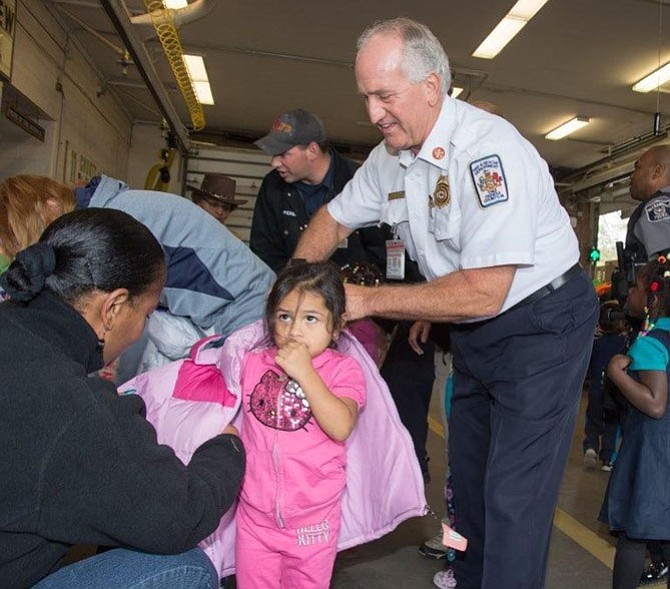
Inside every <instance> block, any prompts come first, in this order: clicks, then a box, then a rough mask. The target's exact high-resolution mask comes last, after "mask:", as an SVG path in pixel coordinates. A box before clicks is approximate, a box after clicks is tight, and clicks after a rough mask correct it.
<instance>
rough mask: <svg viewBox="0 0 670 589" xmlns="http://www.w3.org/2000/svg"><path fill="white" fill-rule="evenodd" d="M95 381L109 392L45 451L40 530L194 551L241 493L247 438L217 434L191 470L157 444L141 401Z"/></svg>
mask: <svg viewBox="0 0 670 589" xmlns="http://www.w3.org/2000/svg"><path fill="white" fill-rule="evenodd" d="M88 380H89V381H90V382H91V384H90V385H88V386H89V387H90V386H93V387H95V388H101V389H103V390H100V391H96V397H97V398H93V399H92V401H91V402H90V403H89V404H88V406H87V407H86V408H85V409H84V410H81V411H79V412H78V413H77V414H76V415H74V417H73V419H72V420H71V421H70V422H69V423H68V424H67V426H66V427H65V428H64V429H63V431H62V432H60V434H59V436H58V437H57V441H56V442H54V443H53V444H52V447H50V448H45V454H44V456H45V458H44V463H43V475H42V476H41V480H40V485H41V497H42V499H41V501H40V504H41V505H40V514H39V524H38V528H39V529H38V530H37V531H38V533H40V534H41V535H43V536H44V537H47V538H50V539H52V540H57V541H61V542H65V543H68V544H78V543H85V544H100V545H106V546H126V547H130V548H135V549H138V550H142V551H146V552H150V553H159V554H176V553H180V552H183V551H185V550H188V549H190V548H193V547H194V546H196V545H197V543H198V542H199V541H201V540H202V539H204V538H206V537H207V536H208V535H209V534H211V533H212V532H213V531H214V530H215V529H216V528H217V527H218V524H219V522H220V519H221V517H222V516H223V514H224V513H225V512H226V511H227V510H228V509H229V508H230V507H231V505H232V503H233V501H234V499H235V497H236V495H237V492H238V490H239V487H240V484H241V482H242V477H243V474H244V468H245V454H244V448H243V446H242V442H241V441H240V439H239V438H237V437H236V436H232V435H219V436H216V437H215V438H212V439H211V440H209V441H208V442H206V443H205V444H203V445H202V446H201V447H200V448H198V449H197V450H196V452H195V453H194V455H193V457H192V460H191V462H190V463H189V464H188V466H185V465H183V464H182V463H181V461H180V460H179V459H178V458H177V457H176V456H175V454H174V452H173V451H172V450H171V449H170V448H168V447H167V446H162V445H159V444H158V443H157V441H156V432H155V430H154V429H153V427H152V426H151V424H149V423H148V422H147V421H146V419H144V417H143V409H144V403H143V401H142V399H140V398H139V397H136V396H135V395H128V396H125V397H118V396H116V393H115V391H114V390H113V387H111V390H110V389H107V388H105V387H104V385H106V384H107V383H101V382H100V381H98V380H97V379H88ZM96 382H97V383H98V384H97V385H96V384H95V383H96Z"/></svg>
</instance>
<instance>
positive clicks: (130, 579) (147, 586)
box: [33, 548, 219, 589]
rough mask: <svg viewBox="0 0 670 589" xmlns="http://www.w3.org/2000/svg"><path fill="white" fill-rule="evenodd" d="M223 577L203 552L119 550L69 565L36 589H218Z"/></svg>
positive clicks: (35, 588) (195, 550) (43, 581)
mask: <svg viewBox="0 0 670 589" xmlns="http://www.w3.org/2000/svg"><path fill="white" fill-rule="evenodd" d="M218 586H219V577H218V575H217V574H216V570H215V568H214V566H213V565H212V563H211V561H210V560H209V559H208V558H207V556H205V553H204V552H203V551H202V550H200V548H193V549H192V550H189V551H188V552H183V553H182V554H170V555H163V554H146V553H144V552H135V551H133V550H126V549H124V548H116V549H114V550H109V551H108V552H103V553H102V554H98V555H96V556H92V557H90V558H87V559H85V560H81V561H79V562H76V563H74V564H71V565H68V566H66V567H64V568H62V569H60V570H59V571H57V572H55V573H53V574H51V575H49V576H48V577H46V578H44V579H42V580H41V581H40V582H39V583H37V585H35V586H34V587H33V589H217V588H218Z"/></svg>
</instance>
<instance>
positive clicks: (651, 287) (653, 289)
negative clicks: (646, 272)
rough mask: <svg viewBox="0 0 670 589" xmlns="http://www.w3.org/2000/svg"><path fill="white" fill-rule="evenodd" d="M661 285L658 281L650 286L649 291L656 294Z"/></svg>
mask: <svg viewBox="0 0 670 589" xmlns="http://www.w3.org/2000/svg"><path fill="white" fill-rule="evenodd" d="M658 287H659V284H658V282H657V281H656V280H654V282H652V283H651V284H650V285H649V290H650V291H651V292H656V291H657V290H658Z"/></svg>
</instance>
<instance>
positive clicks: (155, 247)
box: [0, 208, 165, 307]
mask: <svg viewBox="0 0 670 589" xmlns="http://www.w3.org/2000/svg"><path fill="white" fill-rule="evenodd" d="M164 273H165V255H164V253H163V250H162V248H161V246H160V244H159V243H158V241H156V238H155V237H154V236H153V235H152V233H151V231H149V229H147V228H146V227H145V226H144V225H142V223H140V222H139V221H137V220H135V219H134V218H133V217H131V216H130V215H128V214H127V213H124V212H122V211H117V210H115V209H97V208H88V209H83V210H78V211H73V212H71V213H67V214H65V215H63V216H61V217H59V218H58V219H56V220H55V221H54V222H53V223H51V225H49V226H48V227H47V228H46V229H45V230H44V233H42V236H41V237H40V240H39V242H38V243H36V244H34V245H31V246H30V247H28V248H26V249H25V250H23V251H21V252H19V253H18V254H17V255H16V258H15V260H14V261H13V262H12V264H11V265H10V266H9V268H8V269H7V271H6V272H5V274H3V275H2V277H1V278H0V284H1V285H2V287H3V288H4V289H5V290H6V291H7V294H8V295H9V296H10V297H11V298H12V299H13V300H16V301H29V300H31V299H32V298H34V297H35V296H37V295H38V294H39V293H40V292H41V291H42V290H45V291H48V292H51V293H53V294H55V295H56V296H58V297H60V298H61V299H63V300H64V301H66V302H68V303H70V304H71V305H72V306H75V307H76V306H77V302H78V301H80V299H81V298H82V297H83V296H85V295H87V294H89V293H90V292H92V291H93V290H101V291H103V292H111V291H113V290H114V289H117V288H126V289H128V292H129V294H130V297H131V299H132V298H133V297H136V296H138V295H142V294H144V293H145V292H146V291H147V290H148V288H149V287H150V286H151V285H152V284H154V283H155V282H156V280H157V279H159V278H160V277H161V276H162V275H164Z"/></svg>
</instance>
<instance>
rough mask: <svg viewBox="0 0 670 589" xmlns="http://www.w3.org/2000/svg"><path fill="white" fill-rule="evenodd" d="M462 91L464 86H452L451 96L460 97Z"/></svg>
mask: <svg viewBox="0 0 670 589" xmlns="http://www.w3.org/2000/svg"><path fill="white" fill-rule="evenodd" d="M461 92H463V88H459V87H458V86H452V88H451V94H450V96H451V97H452V98H458V97H459V96H460V95H461Z"/></svg>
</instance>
